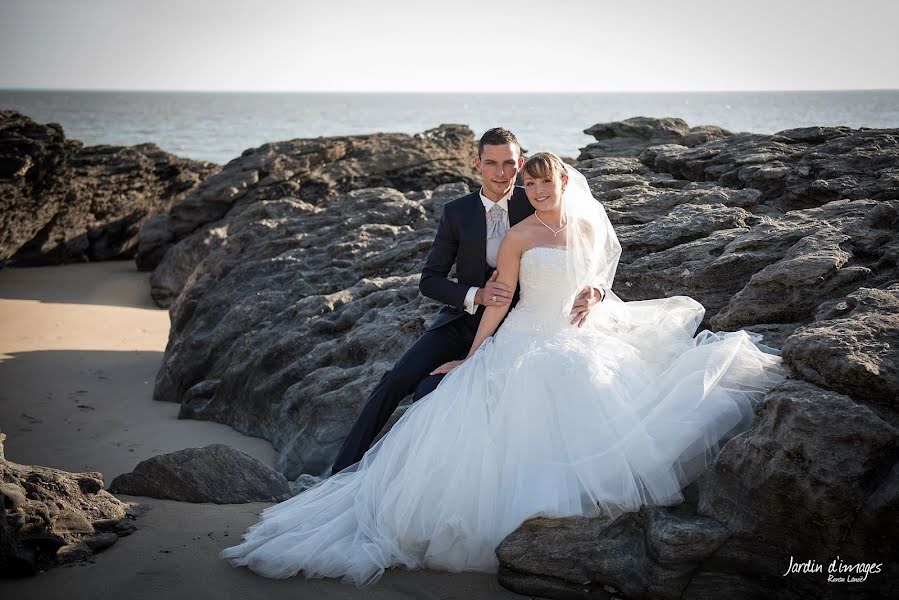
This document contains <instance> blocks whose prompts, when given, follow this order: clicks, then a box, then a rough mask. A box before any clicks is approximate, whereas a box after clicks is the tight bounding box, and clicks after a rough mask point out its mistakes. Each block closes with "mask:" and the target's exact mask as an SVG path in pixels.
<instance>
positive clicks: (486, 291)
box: [474, 271, 515, 306]
mask: <svg viewBox="0 0 899 600" xmlns="http://www.w3.org/2000/svg"><path fill="white" fill-rule="evenodd" d="M497 275H498V272H497V271H494V272H493V275H491V276H490V279H489V280H488V281H487V283H486V284H484V287H482V288H478V291H477V292H475V294H474V303H475V304H480V305H481V306H500V305H502V304H509V303H510V302H512V294H513V293H514V291H515V290H512V289H509V286H507V285H505V284H503V283H499V282H498V281H497V280H496V277H497Z"/></svg>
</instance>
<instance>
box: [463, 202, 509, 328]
mask: <svg viewBox="0 0 899 600" xmlns="http://www.w3.org/2000/svg"><path fill="white" fill-rule="evenodd" d="M513 191H515V188H514V187H513V188H512V189H510V190H509V193H507V194H506V195H505V196H503V197H502V198H500V199H499V201H498V202H494V201H493V200H491V199H490V198H488V197H487V196H485V195H484V188H483V187H482V188H481V191H480V196H481V202H482V203H483V204H484V215H485V218H486V215H487V213H488V212H490V209H491V208H493V206H494V205H495V204H499V205H500V206H501V207H502V209H503V217H504V218H505V220H506V231H507V232H508V231H509V198H511V197H512V192H513ZM491 258H493V264H491V262H490V259H491ZM484 259H485V262H486V263H487V264H489V265H490V266H491V267H494V268H495V267H496V257H495V256H494V257H489V256H485V257H484ZM477 291H478V288H477V287H472V288H469V289H468V293H467V294H466V295H465V312H467V313H468V314H470V315H473V314H474V313H475V311H476V309H477V307H476V306H475V305H474V296H475V294H476V293H477Z"/></svg>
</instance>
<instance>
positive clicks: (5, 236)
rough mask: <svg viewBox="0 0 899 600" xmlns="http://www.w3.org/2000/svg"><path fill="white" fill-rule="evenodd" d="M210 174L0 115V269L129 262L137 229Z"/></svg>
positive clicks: (152, 153) (137, 149)
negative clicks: (88, 143)
mask: <svg viewBox="0 0 899 600" xmlns="http://www.w3.org/2000/svg"><path fill="white" fill-rule="evenodd" d="M217 169H218V167H217V166H216V165H213V164H211V163H205V162H201V161H195V160H188V159H183V158H178V157H176V156H173V155H171V154H168V153H166V152H163V151H162V150H160V149H159V148H157V147H156V146H155V145H153V144H141V145H137V146H86V147H84V146H82V144H81V142H78V141H76V140H67V139H65V136H64V134H63V131H62V128H61V127H60V126H59V125H57V124H55V123H51V124H49V125H40V124H37V123H35V122H34V121H32V120H31V119H29V118H28V117H26V116H24V115H22V114H20V113H17V112H14V111H0V264H2V263H6V264H9V265H18V266H28V265H32V266H33V265H46V264H57V263H65V262H78V261H95V260H110V259H126V258H131V257H133V256H134V255H135V253H136V251H137V234H138V231H139V230H140V228H141V227H142V225H143V224H144V223H145V222H146V221H147V220H148V219H149V218H150V217H152V216H153V215H155V214H158V213H163V212H165V211H167V210H168V209H169V208H170V207H171V206H172V205H173V203H176V202H178V201H180V200H181V199H182V198H184V197H185V195H186V194H187V193H188V192H190V191H191V190H193V189H194V188H195V187H196V186H197V184H198V183H200V181H202V180H203V179H204V178H206V177H207V176H209V175H210V174H211V173H213V172H214V171H216V170H217Z"/></svg>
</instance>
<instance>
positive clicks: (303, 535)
mask: <svg viewBox="0 0 899 600" xmlns="http://www.w3.org/2000/svg"><path fill="white" fill-rule="evenodd" d="M523 176H524V185H525V189H526V192H527V195H528V199H529V200H530V202H531V204H532V205H533V206H534V208H535V209H536V212H535V214H534V215H532V216H530V217H528V218H527V219H525V220H524V221H522V222H521V223H519V224H517V225H515V226H514V227H512V228H511V229H510V230H509V234H508V235H507V236H506V237H505V239H504V240H503V242H502V245H501V247H500V250H499V255H498V265H497V271H498V273H499V276H498V278H499V281H500V282H502V283H505V284H507V285H509V286H510V287H512V288H514V286H515V285H516V283H519V284H520V286H521V292H520V293H521V299H520V301H519V303H518V305H517V306H516V307H515V308H514V309H512V310H511V312H509V314H508V316H507V318H506V319H505V322H504V323H503V325H502V327H499V328H498V326H499V324H500V322H501V321H502V320H503V317H506V313H507V311H508V310H509V308H508V305H499V306H489V307H487V308H486V311H485V313H484V316H483V318H482V319H481V323H480V327H479V329H478V332H477V336H476V338H475V340H474V343H473V344H472V346H471V351H470V352H469V354H468V357H467V358H466V359H465V360H464V361H455V362H451V363H447V364H445V365H443V366H441V367H440V368H439V369H437V370H436V371H435V373H448V375H447V376H446V377H445V378H444V379H443V381H441V382H440V385H439V386H438V387H437V389H435V390H434V391H433V392H432V393H431V394H429V395H428V396H426V397H425V398H422V399H421V400H419V401H418V402H415V403H413V404H412V405H411V406H409V408H408V409H407V410H406V412H405V413H404V414H403V416H402V417H401V418H400V419H399V420H398V421H397V422H396V424H395V425H394V426H393V428H392V429H391V430H390V431H389V432H388V433H387V435H385V436H384V437H383V438H382V439H381V440H380V441H379V442H377V443H376V444H375V445H373V446H372V447H371V449H369V451H368V452H367V453H366V454H365V456H364V457H363V458H362V460H361V461H359V462H358V463H356V464H353V465H351V466H349V467H347V468H346V469H344V470H342V471H341V472H339V473H337V474H335V475H333V476H332V477H330V478H328V479H325V480H323V481H321V482H320V483H318V484H317V485H315V486H314V487H312V488H310V489H308V490H306V491H304V492H303V493H301V494H299V495H297V496H294V497H293V498H290V499H288V500H286V501H284V502H281V503H280V504H277V505H274V506H271V507H268V508H266V509H265V510H264V511H262V514H261V520H260V521H259V522H258V523H256V524H254V525H253V526H251V527H250V528H249V529H248V530H247V532H246V533H245V534H244V538H243V541H242V543H240V544H239V545H237V546H233V547H230V548H226V549H225V550H223V551H222V552H221V557H222V558H224V559H227V560H228V561H229V562H231V564H233V565H235V566H241V565H246V566H248V567H249V568H250V569H252V570H253V571H255V572H257V573H259V574H260V575H264V576H266V577H273V578H285V577H290V576H293V575H295V574H297V573H298V572H299V571H303V572H304V574H305V576H306V577H342V578H343V580H344V581H346V582H352V583H355V584H356V585H366V584H370V583H373V582H374V581H376V580H377V579H378V578H379V577H380V576H381V575H382V574H383V572H384V570H385V569H386V568H388V567H391V566H394V565H403V566H405V567H408V568H410V569H417V568H434V569H440V570H447V571H483V572H496V570H497V567H498V561H497V558H496V554H495V548H496V546H497V545H498V544H499V543H500V542H501V541H502V539H503V538H504V537H506V536H507V535H508V534H509V533H511V532H512V531H514V530H515V529H516V528H517V527H518V526H519V525H521V523H522V522H524V521H525V520H526V519H529V518H532V517H536V516H546V517H566V516H573V515H583V516H598V515H600V514H608V515H611V516H612V517H614V516H617V515H619V514H621V513H623V512H627V511H633V510H636V509H637V508H638V507H640V506H641V505H645V504H655V505H665V504H675V503H678V502H680V501H682V500H683V496H682V494H681V489H682V488H683V487H684V486H686V485H687V484H688V483H690V482H691V481H693V480H694V479H695V478H696V477H697V476H698V475H699V474H700V473H701V472H702V471H703V470H704V469H705V468H706V467H707V466H708V464H709V463H710V462H711V461H712V460H713V459H714V457H715V456H716V454H717V452H718V449H719V444H721V443H723V441H726V439H728V438H729V437H731V436H733V435H735V434H736V433H739V432H740V431H742V430H744V429H746V428H747V427H748V425H749V423H750V421H751V419H752V411H753V408H754V405H755V403H756V402H757V401H758V400H759V399H760V398H761V396H763V395H764V393H765V392H767V391H768V390H770V389H771V388H772V387H773V386H774V385H776V384H777V383H778V382H779V381H780V380H782V379H783V377H784V374H783V370H782V367H781V363H780V358H779V357H778V356H776V355H774V354H772V353H768V352H764V351H763V350H761V349H760V348H759V347H758V346H756V345H755V343H754V340H753V338H752V337H751V336H750V335H749V334H747V333H746V332H743V331H738V332H733V333H712V332H710V331H703V332H702V333H700V334H699V335H698V336H696V337H695V338H694V337H693V334H694V333H695V331H696V329H697V328H698V326H699V324H700V322H701V321H702V317H703V315H704V310H705V309H704V308H703V307H702V305H700V304H699V303H698V302H696V301H695V300H693V299H691V298H688V297H685V296H675V297H671V298H664V299H655V300H644V301H636V302H623V301H621V300H620V299H619V298H618V297H617V296H615V294H614V293H612V292H611V291H610V288H611V283H612V280H613V278H614V275H615V270H616V268H617V266H618V259H619V256H620V254H621V246H620V244H619V242H618V239H617V237H616V236H615V232H614V230H613V229H612V225H611V223H610V222H609V219H608V217H607V216H606V213H605V209H604V208H603V206H602V204H600V203H599V202H598V201H596V200H595V199H594V198H593V196H592V194H591V193H590V188H589V186H588V185H587V181H586V179H585V178H584V176H583V175H581V174H580V173H579V172H578V171H577V170H575V169H574V168H572V167H569V166H566V165H564V164H563V163H562V161H561V160H559V158H558V157H557V156H556V155H554V154H552V153H549V152H542V153H538V154H535V155H534V156H532V157H531V158H529V159H528V160H527V162H526V163H525V164H524V167H523ZM597 280H599V281H600V282H602V283H603V284H604V285H605V288H606V290H609V291H608V296H607V298H606V299H605V300H604V301H603V302H602V304H600V305H598V306H597V307H596V308H595V309H594V310H593V311H592V313H591V314H590V317H589V319H587V321H586V322H585V323H584V324H583V326H582V327H578V326H574V325H572V324H571V323H570V321H569V313H570V311H571V306H572V304H573V302H574V300H575V297H576V295H577V293H578V291H579V290H581V289H583V288H584V287H585V285H586V284H587V283H588V282H595V281H597ZM497 328H498V329H497Z"/></svg>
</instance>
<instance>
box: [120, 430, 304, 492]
mask: <svg viewBox="0 0 899 600" xmlns="http://www.w3.org/2000/svg"><path fill="white" fill-rule="evenodd" d="M109 491H110V492H112V493H114V494H128V495H131V496H148V497H150V498H164V499H168V500H179V501H181V502H213V503H215V504H239V503H244V502H280V501H282V500H286V499H287V498H289V497H290V496H291V492H290V486H289V484H288V483H287V480H286V479H285V478H284V476H283V475H281V474H280V473H278V472H277V471H275V470H274V469H272V468H271V467H269V466H267V465H265V464H263V463H261V462H259V461H258V460H256V459H255V458H253V457H252V456H250V455H249V454H246V453H245V452H241V451H240V450H235V449H234V448H231V447H230V446H226V445H224V444H210V445H209V446H204V447H202V448H186V449H184V450H177V451H175V452H169V453H168V454H160V455H158V456H154V457H152V458H148V459H147V460H142V461H141V462H139V463H138V464H137V466H136V467H134V470H133V471H132V472H131V473H123V474H122V475H119V476H118V477H116V478H115V479H113V480H112V483H111V484H109Z"/></svg>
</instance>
